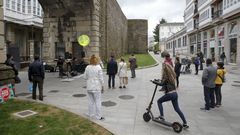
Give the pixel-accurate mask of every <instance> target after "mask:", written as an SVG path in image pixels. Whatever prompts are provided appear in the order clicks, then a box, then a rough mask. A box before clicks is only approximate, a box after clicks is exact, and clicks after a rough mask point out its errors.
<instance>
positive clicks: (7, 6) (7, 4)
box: [6, 0, 10, 8]
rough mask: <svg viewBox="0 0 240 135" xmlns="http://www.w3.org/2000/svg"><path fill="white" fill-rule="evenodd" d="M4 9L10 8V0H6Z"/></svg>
mask: <svg viewBox="0 0 240 135" xmlns="http://www.w3.org/2000/svg"><path fill="white" fill-rule="evenodd" d="M6 8H10V0H6Z"/></svg>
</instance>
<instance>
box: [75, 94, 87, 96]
mask: <svg viewBox="0 0 240 135" xmlns="http://www.w3.org/2000/svg"><path fill="white" fill-rule="evenodd" d="M86 96H87V95H86V94H74V95H73V97H86Z"/></svg>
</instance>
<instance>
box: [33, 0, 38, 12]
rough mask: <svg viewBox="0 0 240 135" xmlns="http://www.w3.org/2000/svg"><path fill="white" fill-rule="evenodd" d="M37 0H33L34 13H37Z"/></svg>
mask: <svg viewBox="0 0 240 135" xmlns="http://www.w3.org/2000/svg"><path fill="white" fill-rule="evenodd" d="M36 3H37V2H36V0H33V14H34V15H35V14H36Z"/></svg>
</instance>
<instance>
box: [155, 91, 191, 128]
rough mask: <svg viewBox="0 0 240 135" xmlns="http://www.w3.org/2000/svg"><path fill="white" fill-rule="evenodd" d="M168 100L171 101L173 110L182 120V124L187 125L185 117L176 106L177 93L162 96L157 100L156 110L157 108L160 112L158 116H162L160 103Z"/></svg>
mask: <svg viewBox="0 0 240 135" xmlns="http://www.w3.org/2000/svg"><path fill="white" fill-rule="evenodd" d="M170 100H171V101H172V105H173V108H174V110H175V111H176V112H177V113H178V115H179V116H180V118H181V119H182V121H183V124H187V121H186V119H185V116H184V114H183V113H182V111H181V110H180V108H179V105H178V94H177V92H173V93H168V94H165V95H164V96H162V97H161V98H159V99H158V101H157V103H158V108H159V111H160V115H161V116H164V114H163V106H162V103H163V102H167V101H170Z"/></svg>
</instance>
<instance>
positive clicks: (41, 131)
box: [0, 100, 111, 135]
mask: <svg viewBox="0 0 240 135" xmlns="http://www.w3.org/2000/svg"><path fill="white" fill-rule="evenodd" d="M29 109H30V110H33V111H36V112H38V114H36V115H34V116H31V117H29V118H25V119H20V118H17V117H15V116H13V115H12V114H13V113H15V112H19V111H23V110H29ZM0 114H1V115H0V134H1V135H98V134H101V135H102V134H103V135H111V133H110V132H108V131H107V130H105V129H103V128H102V127H100V126H98V125H96V124H94V123H92V122H90V121H89V120H87V119H84V118H82V117H80V116H78V115H75V114H72V113H70V112H66V111H64V110H60V109H57V108H55V107H51V106H47V105H43V104H38V103H33V102H26V101H19V100H11V101H8V102H6V103H4V104H0Z"/></svg>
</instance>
